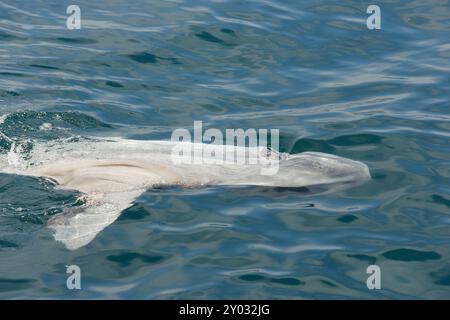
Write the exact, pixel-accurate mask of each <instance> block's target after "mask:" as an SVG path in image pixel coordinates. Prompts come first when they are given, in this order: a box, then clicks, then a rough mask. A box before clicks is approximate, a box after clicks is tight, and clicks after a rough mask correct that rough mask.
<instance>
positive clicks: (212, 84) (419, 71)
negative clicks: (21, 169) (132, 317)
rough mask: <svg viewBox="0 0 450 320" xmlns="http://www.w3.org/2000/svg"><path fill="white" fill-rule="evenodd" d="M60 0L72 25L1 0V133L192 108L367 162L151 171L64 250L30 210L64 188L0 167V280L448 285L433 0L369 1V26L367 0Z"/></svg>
mask: <svg viewBox="0 0 450 320" xmlns="http://www.w3.org/2000/svg"><path fill="white" fill-rule="evenodd" d="M76 4H78V5H79V6H80V7H81V18H82V29H81V30H68V29H67V28H66V17H67V16H68V15H66V6H67V5H68V3H66V2H65V1H57V0H52V1H48V0H46V1H29V0H26V1H25V0H14V1H8V0H7V1H0V43H1V46H0V117H2V116H4V117H2V118H0V119H1V120H0V122H2V123H0V131H1V133H2V134H0V152H2V153H6V152H8V150H9V148H10V143H11V140H9V139H12V140H13V141H16V143H18V144H21V145H22V147H23V154H24V156H25V157H26V154H27V152H28V151H29V150H30V149H32V148H33V143H34V142H35V141H37V140H49V139H61V138H68V137H77V136H95V135H97V136H121V137H126V138H134V139H169V138H170V134H171V132H172V131H173V130H174V129H175V128H180V127H182V128H184V127H186V128H189V127H191V126H192V124H193V121H194V120H202V121H203V123H204V126H205V127H214V128H219V129H225V128H279V129H280V133H281V143H280V144H281V150H282V151H287V152H291V153H297V152H302V151H306V150H314V151H322V152H327V153H331V154H336V155H340V156H344V157H348V158H351V159H355V160H359V161H362V162H364V163H366V164H367V165H368V166H369V167H370V170H371V174H372V180H371V181H369V182H368V183H365V184H364V185H361V186H359V187H357V188H353V189H350V190H347V191H342V192H336V193H332V194H325V195H323V194H322V195H314V194H303V193H298V192H276V191H275V190H261V189H256V188H208V189H187V190H183V189H166V190H156V191H155V190H154V191H151V190H149V191H148V192H147V193H145V194H144V195H143V196H141V197H140V198H139V199H138V200H137V202H136V204H135V205H134V206H133V207H131V208H130V209H128V210H126V211H125V212H124V213H123V214H122V216H121V217H120V218H119V219H118V220H117V221H116V222H115V223H113V224H112V225H111V226H109V227H108V228H106V229H105V230H104V231H103V232H101V233H100V234H99V235H98V236H97V237H96V239H95V240H94V241H93V242H91V243H90V244H89V245H87V246H85V247H83V248H81V249H78V250H75V251H69V250H67V249H65V247H64V246H63V245H62V244H61V243H58V242H56V241H55V240H54V239H53V237H52V234H51V231H50V230H49V229H48V228H46V227H45V223H46V221H47V220H48V219H49V217H50V216H52V215H54V214H56V213H59V212H61V211H62V210H63V209H64V208H65V207H68V206H76V205H78V203H77V201H76V197H77V194H76V193H70V192H64V191H61V190H55V189H54V188H53V185H52V184H51V183H50V182H48V181H46V180H42V179H36V178H28V177H20V176H14V175H6V174H1V175H0V298H64V299H78V298H139V299H140V298H145V299H148V298H149V299H162V298H171V299H172V298H174V299H179V298H189V299H191V298H192V299H205V298H207V299H217V298H228V299H229V298H247V299H265V298H271V299H272V298H275V299H280V298H287V299H301V298H322V299H323V298H331V299H334V298H337V299H343V298H364V299H372V298H426V299H430V298H450V267H449V266H450V192H449V191H450V188H449V178H450V169H449V168H450V167H449V163H450V147H449V137H450V133H449V130H450V112H449V108H450V99H449V93H450V90H449V83H450V77H449V71H450V42H449V39H450V37H449V34H450V5H449V2H448V1H444V0H442V1H440V0H431V1H426V2H425V1H396V0H392V1H377V3H376V4H378V5H379V6H380V7H381V16H382V29H381V30H368V29H367V27H366V21H365V20H366V18H367V17H368V14H366V8H367V6H368V5H369V4H372V3H365V2H364V1H363V2H361V1H348V0H345V1H297V0H285V1H281V0H277V1H275V0H264V1H262V0H261V1H245V2H244V1H226V0H225V1H206V0H205V1H199V0H190V1H187V0H186V1H183V0H177V1H175V0H173V1H141V0H139V1H84V0H83V1H81V0H79V1H76ZM8 114H9V115H8ZM5 115H8V116H5ZM43 123H51V124H52V128H51V130H43V129H42V127H41V125H42V124H43ZM72 264H76V265H79V266H80V268H81V270H82V289H81V290H78V291H77V290H73V291H71V290H68V289H67V288H66V277H67V275H66V273H65V271H66V265H72ZM371 264H376V265H378V266H380V268H381V272H382V277H381V285H382V289H381V290H368V289H367V286H366V278H367V277H368V275H367V274H366V268H367V267H368V266H369V265H371Z"/></svg>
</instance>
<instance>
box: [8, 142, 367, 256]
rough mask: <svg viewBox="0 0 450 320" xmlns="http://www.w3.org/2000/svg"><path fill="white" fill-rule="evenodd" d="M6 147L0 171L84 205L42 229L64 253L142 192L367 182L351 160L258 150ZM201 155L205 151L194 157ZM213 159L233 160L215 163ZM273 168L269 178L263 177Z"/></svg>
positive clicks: (144, 145) (152, 145) (362, 168)
mask: <svg viewBox="0 0 450 320" xmlns="http://www.w3.org/2000/svg"><path fill="white" fill-rule="evenodd" d="M183 144H184V147H186V146H187V147H192V150H193V154H194V153H195V152H196V151H199V150H200V153H197V155H198V154H200V155H201V157H202V158H201V159H200V161H198V160H199V159H196V160H194V161H192V162H193V163H186V161H184V162H183V159H181V161H180V158H177V156H174V152H173V151H174V148H175V147H176V146H180V145H182V146H183ZM188 144H189V145H188ZM255 148H256V149H255ZM13 149H14V146H13V147H12V148H11V151H10V152H9V154H8V155H0V172H3V173H12V174H21V175H30V176H36V177H47V178H50V179H52V180H54V181H56V182H57V184H58V188H61V189H67V190H78V191H80V192H82V193H83V194H84V195H85V196H84V197H85V204H84V205H82V206H80V207H76V208H71V209H66V210H65V211H64V212H62V213H60V214H57V215H55V216H53V217H51V218H50V219H49V221H48V224H47V225H48V227H49V228H51V229H52V230H53V231H54V238H55V239H56V240H58V241H61V242H63V243H64V245H65V246H66V247H67V248H68V249H71V250H74V249H78V248H80V247H82V246H84V245H86V244H88V243H89V242H90V241H92V240H93V239H94V238H95V236H96V235H97V234H98V233H99V232H101V231H102V230H103V229H104V228H106V227H107V226H108V225H110V224H111V223H113V222H114V221H115V220H116V219H117V218H118V217H119V215H120V213H121V212H122V211H123V210H125V209H127V208H128V207H130V206H131V205H132V204H133V201H134V200H135V199H136V198H137V197H139V195H141V194H142V193H143V192H145V191H146V190H147V189H149V188H154V187H158V186H179V187H201V186H213V185H214V186H218V185H222V186H266V187H285V188H299V187H309V186H318V185H319V186H324V185H330V186H334V187H336V186H338V188H340V189H344V188H348V187H349V186H354V185H357V184H360V183H362V182H364V181H367V180H368V179H369V178H370V173H369V170H368V167H367V166H366V165H365V164H363V163H361V162H358V161H353V160H350V159H346V158H342V157H338V156H334V155H329V154H325V153H319V152H304V153H300V154H293V155H291V154H286V153H277V152H274V151H271V150H270V149H267V148H262V147H254V148H243V147H235V146H221V145H210V144H208V145H206V144H201V143H188V142H172V141H141V140H127V139H120V138H102V139H98V138H96V139H89V140H80V141H71V142H61V141H50V142H46V143H36V145H35V146H34V148H33V150H32V151H31V154H30V155H29V156H27V158H26V160H23V159H20V157H18V155H17V154H16V153H15V152H14V150H13ZM205 149H207V150H208V152H207V153H206V152H203V153H202V150H205ZM244 149H245V150H244ZM185 150H186V149H185ZM253 151H254V152H253ZM218 154H222V155H223V157H224V159H226V158H227V157H228V159H232V158H233V157H235V158H234V159H235V160H234V161H231V162H230V163H229V162H223V161H222V162H220V161H218V158H217V155H218ZM184 156H186V154H185V155H184ZM236 157H241V158H242V157H245V158H246V159H247V160H246V161H236V159H238V160H242V159H239V158H236ZM255 157H256V158H257V159H255ZM2 158H3V159H2ZM184 160H186V158H184ZM250 160H255V161H253V162H252V161H250ZM261 160H264V161H261ZM236 162H237V163H236ZM274 164H276V169H277V170H276V173H272V174H267V172H266V173H264V169H270V166H274Z"/></svg>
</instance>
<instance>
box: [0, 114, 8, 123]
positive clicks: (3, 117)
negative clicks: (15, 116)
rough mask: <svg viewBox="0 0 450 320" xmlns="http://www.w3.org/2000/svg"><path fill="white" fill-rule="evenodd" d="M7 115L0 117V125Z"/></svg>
mask: <svg viewBox="0 0 450 320" xmlns="http://www.w3.org/2000/svg"><path fill="white" fill-rule="evenodd" d="M8 115H9V114H4V115H2V116H0V124H2V123H3V122H5V120H6V118H7V117H8Z"/></svg>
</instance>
